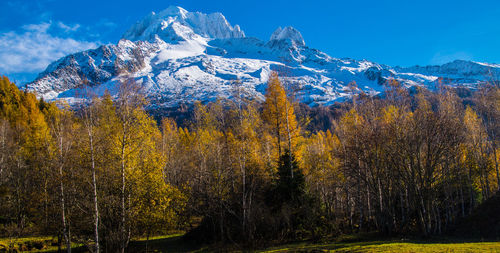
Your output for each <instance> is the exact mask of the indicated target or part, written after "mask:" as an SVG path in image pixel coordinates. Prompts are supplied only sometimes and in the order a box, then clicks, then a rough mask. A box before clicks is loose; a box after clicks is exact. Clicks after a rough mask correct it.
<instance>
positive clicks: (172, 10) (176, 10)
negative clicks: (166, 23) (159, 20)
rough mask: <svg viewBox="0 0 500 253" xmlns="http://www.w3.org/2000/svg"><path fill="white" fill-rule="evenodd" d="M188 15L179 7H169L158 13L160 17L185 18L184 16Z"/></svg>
mask: <svg viewBox="0 0 500 253" xmlns="http://www.w3.org/2000/svg"><path fill="white" fill-rule="evenodd" d="M188 13H189V11H187V10H186V9H184V8H182V7H180V6H174V5H171V6H169V7H168V8H166V9H165V10H163V11H161V12H160V13H159V15H160V16H180V17H183V18H186V15H187V14H188Z"/></svg>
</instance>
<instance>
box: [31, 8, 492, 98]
mask: <svg viewBox="0 0 500 253" xmlns="http://www.w3.org/2000/svg"><path fill="white" fill-rule="evenodd" d="M271 71H278V72H280V73H282V74H284V76H285V78H284V80H285V81H286V83H287V85H289V86H290V87H293V89H294V90H295V97H296V98H297V99H298V100H299V101H301V102H303V103H307V104H309V105H317V104H326V105H327V104H331V103H333V102H335V101H341V100H344V99H346V98H348V97H349V96H350V95H351V92H352V90H351V89H350V88H348V84H349V83H350V82H352V81H354V82H356V84H357V86H358V88H359V89H361V90H363V91H364V92H366V93H369V94H378V93H380V92H383V90H384V84H385V83H386V81H387V80H388V79H397V80H399V81H400V82H401V83H402V84H403V85H405V86H407V87H409V86H414V85H424V86H427V87H430V88H432V87H434V86H435V85H436V84H437V83H438V82H442V83H444V84H447V85H452V86H467V87H475V86H477V85H479V84H481V83H482V82H484V81H486V80H489V79H490V78H491V77H498V76H500V65H495V64H485V63H478V62H470V61H454V62H451V63H448V64H444V65H441V66H426V67H420V66H415V67H410V68H401V67H390V66H386V65H381V64H377V63H374V62H370V61H367V60H360V61H358V60H352V59H337V58H333V57H330V56H328V55H327V54H325V53H323V52H321V51H319V50H316V49H312V48H309V47H307V46H306V43H305V42H304V39H303V38H302V35H301V34H300V32H299V31H297V30H296V29H295V28H293V27H285V28H281V27H280V28H278V29H277V30H276V31H275V32H274V33H273V34H272V35H271V37H270V40H269V41H262V40H260V39H257V38H252V37H246V36H245V33H244V32H243V31H242V30H241V29H240V27H239V26H238V25H235V26H231V25H230V24H229V22H228V21H227V20H226V18H225V17H224V16H223V15H222V14H220V13H213V14H203V13H199V12H188V11H186V10H185V9H183V8H180V7H169V8H167V9H165V10H164V11H161V12H159V13H157V14H156V13H151V14H150V15H148V16H146V17H145V18H144V19H143V20H141V21H139V22H137V23H136V24H135V25H133V26H132V27H131V28H130V29H129V30H128V31H126V32H125V33H124V35H123V37H122V39H121V40H120V41H119V42H118V43H117V44H116V45H103V46H101V47H99V48H97V49H94V50H88V51H84V52H79V53H76V54H72V55H69V56H66V57H64V58H62V59H59V60H58V61H55V62H53V63H52V64H50V65H49V66H48V67H47V69H46V70H45V71H44V72H42V73H40V74H39V76H38V77H37V79H36V80H35V81H33V82H32V83H29V84H27V85H26V88H27V89H29V90H33V91H36V92H37V94H39V96H42V97H43V98H45V99H49V100H52V99H67V100H69V101H70V102H73V101H75V100H77V99H80V98H82V97H85V96H86V95H85V94H88V93H87V92H88V90H89V89H90V90H91V91H92V92H93V93H95V94H97V95H100V94H102V93H104V91H105V90H108V91H110V93H111V94H113V93H116V92H117V90H118V86H119V83H120V82H121V81H124V80H130V79H133V80H135V81H136V82H137V83H139V84H140V85H141V86H142V87H143V89H142V90H143V91H144V92H145V94H146V95H147V96H148V98H149V99H150V100H151V102H152V103H151V105H152V106H155V107H172V106H176V105H177V104H179V103H191V102H194V101H196V100H199V101H210V100H214V99H216V98H217V97H224V98H231V96H232V94H233V92H234V87H235V86H236V85H238V86H239V87H243V88H244V89H245V90H246V94H247V95H248V96H251V97H253V98H255V99H262V98H263V94H264V92H265V88H266V82H267V80H268V77H269V74H270V73H271ZM237 80H238V81H237Z"/></svg>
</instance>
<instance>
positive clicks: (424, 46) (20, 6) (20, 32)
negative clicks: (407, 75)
mask: <svg viewBox="0 0 500 253" xmlns="http://www.w3.org/2000/svg"><path fill="white" fill-rule="evenodd" d="M170 5H178V6H181V7H183V8H185V9H187V10H188V11H200V12H205V13H211V12H221V13H223V14H224V15H225V16H226V18H227V19H228V21H229V22H230V23H231V24H232V25H235V24H239V25H240V26H241V28H242V29H243V30H244V31H245V33H246V35H247V36H252V37H257V38H260V39H265V40H267V39H268V38H269V36H270V35H271V33H272V32H273V31H274V30H275V29H276V28H277V27H278V26H288V25H290V26H293V27H295V28H297V29H298V30H299V31H300V32H301V33H302V35H303V37H304V40H305V42H306V44H307V45H308V46H310V47H313V48H317V49H319V50H321V51H324V52H326V53H327V54H329V55H331V56H333V57H349V58H354V59H368V60H371V61H375V62H378V63H383V64H388V65H393V66H395V65H399V66H411V65H417V64H418V65H428V64H442V63H446V62H449V61H452V60H454V59H464V60H475V61H484V62H492V63H500V50H499V46H500V1H498V0H476V1H463V0H455V1H449V0H433V1H428V0H420V1H405V0H399V1H397V0H376V1H368V0H367V1H363V0H351V1H346V0H344V1H338V0H330V1H327V0H325V1H315V0H309V1H303V0H289V1H281V0H277V1H269V0H266V1H263V0H251V1H250V0H247V1H240V0H183V1H151V0H141V1H133V0H122V1H104V0H99V1H96V0H86V1H67V0H38V1H35V0H2V1H0V74H6V75H7V76H9V77H10V78H11V79H13V80H15V81H17V82H26V81H30V80H31V79H33V78H34V77H35V76H36V74H37V73H39V72H41V71H43V70H44V69H45V68H46V66H47V65H48V64H49V63H50V62H52V61H54V60H56V59H58V58H60V57H62V56H64V55H67V54H69V53H73V52H77V51H81V50H84V49H87V48H92V47H97V46H98V45H100V44H104V43H116V42H117V41H118V40H119V39H120V37H121V35H122V34H123V32H125V30H127V28H128V27H130V26H131V25H132V24H133V23H135V22H136V21H138V20H140V19H141V18H142V17H144V16H145V15H147V14H148V13H149V12H151V11H160V10H162V9H165V8H167V7H168V6H170Z"/></svg>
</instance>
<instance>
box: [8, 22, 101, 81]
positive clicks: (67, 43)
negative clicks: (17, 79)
mask: <svg viewBox="0 0 500 253" xmlns="http://www.w3.org/2000/svg"><path fill="white" fill-rule="evenodd" d="M57 25H58V27H59V28H61V29H63V30H68V31H70V30H73V29H74V30H77V29H78V28H79V25H74V26H67V25H64V24H63V23H61V22H58V23H57ZM61 25H63V26H65V27H66V29H65V27H62V26H61ZM51 26H52V24H51V23H41V24H31V25H25V26H23V27H22V30H21V31H20V32H14V31H11V32H7V33H4V34H1V35H0V73H1V74H14V73H30V72H31V73H35V72H41V71H43V70H44V69H45V68H46V67H47V66H48V65H49V64H50V63H51V62H53V61H55V60H57V59H59V58H61V57H63V56H66V55H68V54H71V53H75V52H79V51H83V50H87V49H90V48H96V47H97V45H98V44H97V43H96V42H90V41H80V40H75V39H72V38H63V37H59V36H57V35H53V34H51V33H50V32H49V28H50V27H51Z"/></svg>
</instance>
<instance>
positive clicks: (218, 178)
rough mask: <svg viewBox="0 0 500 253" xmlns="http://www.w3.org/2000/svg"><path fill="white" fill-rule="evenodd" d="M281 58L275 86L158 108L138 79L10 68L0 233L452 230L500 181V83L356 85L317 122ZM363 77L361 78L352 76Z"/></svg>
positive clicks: (2, 136)
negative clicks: (20, 81) (105, 84)
mask: <svg viewBox="0 0 500 253" xmlns="http://www.w3.org/2000/svg"><path fill="white" fill-rule="evenodd" d="M286 86H287V85H286V82H283V80H280V77H279V76H278V75H277V74H276V73H273V74H272V75H271V76H270V79H269V82H268V88H267V90H266V94H265V101H264V102H262V103H259V102H257V101H254V100H249V99H247V96H246V94H245V92H244V89H243V87H241V85H240V83H239V82H235V83H234V91H233V95H232V99H231V100H230V101H229V100H218V101H216V102H212V103H208V104H201V103H196V104H195V105H194V106H193V109H192V116H191V120H190V121H189V123H188V124H184V125H182V126H178V125H177V123H176V122H175V120H173V119H171V118H164V119H163V120H161V122H157V121H155V120H154V119H153V118H152V117H151V116H150V115H149V114H148V113H147V111H146V110H145V109H144V108H145V105H146V104H147V101H146V100H145V98H144V97H142V96H141V95H140V92H139V91H138V90H137V89H138V88H137V86H136V85H135V84H134V83H133V82H131V81H129V82H124V83H122V84H121V87H120V91H119V92H118V95H117V96H116V97H111V96H110V95H109V94H106V95H104V96H102V97H94V98H93V99H91V100H90V101H88V102H87V103H82V104H81V105H80V106H79V107H78V108H70V107H69V106H68V105H66V104H64V103H62V102H51V103H47V102H44V101H43V100H39V99H37V98H36V96H35V95H34V94H32V93H29V92H25V91H20V90H18V88H17V87H16V86H15V85H14V84H13V83H11V82H10V81H9V80H8V79H7V78H6V77H2V78H1V79H0V149H1V152H0V233H1V234H2V235H3V236H22V235H28V234H44V235H53V236H57V237H58V238H59V239H60V242H61V245H63V244H64V245H66V248H67V249H68V251H70V250H71V247H68V246H69V245H71V242H72V241H75V242H80V243H84V244H86V245H87V246H88V248H89V250H91V251H93V252H99V251H106V252H116V251H120V252H124V251H126V248H127V246H128V243H129V242H130V240H131V239H133V238H137V237H148V238H149V237H150V236H153V235H158V234H165V233H168V232H170V231H172V230H189V232H188V234H187V235H186V237H188V238H194V239H196V240H201V241H206V242H213V241H222V242H226V243H244V244H248V245H257V244H258V243H262V242H269V241H284V240H291V239H304V238H319V237H321V236H324V235H332V234H333V235H335V234H340V233H353V232H359V231H375V230H377V231H381V232H385V233H388V234H392V233H405V234H406V233H414V234H420V235H433V234H441V233H444V232H445V231H446V230H447V229H449V228H450V227H451V226H452V224H453V223H454V222H455V221H456V220H457V219H460V218H461V217H465V216H467V215H468V214H470V213H471V212H472V210H473V209H474V207H476V206H477V205H478V204H480V203H481V202H483V201H484V200H486V199H488V198H490V197H491V196H493V195H494V194H495V193H496V192H497V191H498V188H499V185H500V184H499V181H500V175H499V168H498V162H499V160H500V154H499V153H500V149H499V135H500V133H499V131H500V126H499V122H500V89H499V87H498V86H495V85H490V86H486V85H485V86H484V87H482V88H480V89H478V90H477V91H474V94H473V96H472V97H471V98H467V99H464V98H461V97H460V96H458V95H457V92H456V90H454V89H451V88H445V87H441V88H440V89H439V90H438V91H436V92H431V91H428V90H425V89H423V88H418V89H416V90H414V91H412V93H414V94H409V91H408V90H407V89H405V88H403V87H401V85H399V84H398V83H397V82H396V81H391V82H389V83H388V84H387V85H386V87H387V88H386V92H385V95H384V97H383V98H376V97H370V96H367V95H364V94H362V93H358V94H357V95H354V96H353V99H352V100H351V101H349V102H345V103H343V104H342V105H341V106H339V108H338V111H339V115H340V116H339V117H336V118H335V119H334V120H333V122H332V124H329V125H331V127H330V129H326V130H314V131H312V130H310V129H315V128H314V127H311V125H310V124H311V120H310V118H309V117H306V116H305V115H304V114H303V113H301V110H300V107H299V106H298V104H297V103H296V102H294V100H293V96H292V95H293V94H290V93H291V91H290V90H289V89H287V87H286ZM352 86H353V87H354V88H353V89H354V90H357V89H356V88H355V85H352Z"/></svg>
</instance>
